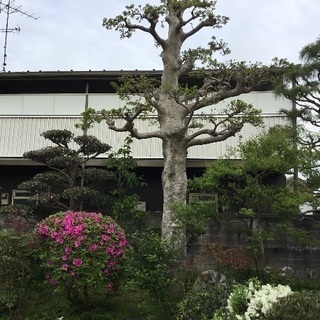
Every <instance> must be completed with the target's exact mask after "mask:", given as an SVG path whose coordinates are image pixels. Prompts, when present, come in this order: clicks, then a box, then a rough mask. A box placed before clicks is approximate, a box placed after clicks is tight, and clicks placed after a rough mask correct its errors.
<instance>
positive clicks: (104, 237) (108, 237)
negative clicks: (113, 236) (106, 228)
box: [101, 234, 110, 241]
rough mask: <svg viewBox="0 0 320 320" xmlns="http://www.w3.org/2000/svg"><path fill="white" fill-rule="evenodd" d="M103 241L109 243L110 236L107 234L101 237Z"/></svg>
mask: <svg viewBox="0 0 320 320" xmlns="http://www.w3.org/2000/svg"><path fill="white" fill-rule="evenodd" d="M101 239H102V240H103V241H109V240H110V236H108V235H107V234H102V235H101Z"/></svg>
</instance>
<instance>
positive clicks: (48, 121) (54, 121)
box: [0, 116, 287, 159]
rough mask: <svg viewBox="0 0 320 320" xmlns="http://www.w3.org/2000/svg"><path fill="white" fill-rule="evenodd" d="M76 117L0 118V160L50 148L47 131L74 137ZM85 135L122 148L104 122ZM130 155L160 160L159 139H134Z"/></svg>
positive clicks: (268, 120) (211, 151) (249, 131)
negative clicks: (43, 134)
mask: <svg viewBox="0 0 320 320" xmlns="http://www.w3.org/2000/svg"><path fill="white" fill-rule="evenodd" d="M263 120H264V122H265V124H266V127H267V128H268V127H271V126H274V125H283V124H286V122H287V120H286V119H285V118H284V117H280V116H266V117H263ZM79 121H80V118H79V117H70V116H68V117H67V116H64V117H61V116H60V117H59V116H56V117H52V116H51V117H47V116H43V117H39V116H38V117H34V116H25V117H23V116H0V157H21V156H22V154H23V153H24V152H26V151H30V150H36V149H39V148H42V147H45V146H48V145H50V144H49V143H48V141H47V140H45V139H44V138H43V137H41V136H40V134H41V133H42V132H44V131H46V130H51V129H69V130H71V131H73V132H74V133H75V134H76V135H77V134H81V130H79V129H76V128H75V124H76V123H79ZM136 127H137V129H138V130H141V131H142V130H150V131H151V130H153V129H156V127H155V126H154V125H153V124H149V125H148V123H147V122H145V121H141V120H139V121H137V123H136ZM259 131H261V129H257V128H254V127H252V126H251V125H245V127H244V128H243V130H242V131H241V133H240V134H241V136H243V139H248V138H250V137H253V136H254V135H255V134H257V133H258V132H259ZM88 134H90V135H94V136H96V137H98V138H99V139H100V140H102V141H104V142H106V143H108V144H110V145H111V146H112V147H113V149H114V150H117V149H118V148H119V147H120V146H122V145H123V141H124V139H125V137H126V135H127V134H126V133H117V132H114V131H111V130H110V129H108V128H107V125H106V124H105V123H101V124H96V125H94V127H93V128H92V129H90V130H89V132H88ZM238 138H239V135H237V136H236V137H232V138H229V139H227V140H226V141H223V142H218V143H214V144H209V145H204V146H194V147H191V148H190V149H189V152H188V158H189V159H217V158H219V157H222V156H223V155H224V154H225V152H226V151H227V149H228V148H229V147H236V145H237V141H238ZM132 151H133V156H134V157H135V158H139V159H143V158H154V159H159V158H162V149H161V140H159V139H156V138H154V139H148V140H134V143H133V147H132Z"/></svg>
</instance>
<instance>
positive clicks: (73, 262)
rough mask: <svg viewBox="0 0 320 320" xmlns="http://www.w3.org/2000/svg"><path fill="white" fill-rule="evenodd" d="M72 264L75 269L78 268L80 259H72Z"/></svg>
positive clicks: (80, 262)
mask: <svg viewBox="0 0 320 320" xmlns="http://www.w3.org/2000/svg"><path fill="white" fill-rule="evenodd" d="M72 264H73V265H74V266H76V267H80V266H82V259H78V258H74V259H73V260H72Z"/></svg>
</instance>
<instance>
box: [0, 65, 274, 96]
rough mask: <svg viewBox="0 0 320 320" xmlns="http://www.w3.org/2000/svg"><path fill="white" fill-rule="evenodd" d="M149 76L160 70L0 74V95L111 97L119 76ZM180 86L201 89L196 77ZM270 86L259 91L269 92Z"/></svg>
mask: <svg viewBox="0 0 320 320" xmlns="http://www.w3.org/2000/svg"><path fill="white" fill-rule="evenodd" d="M124 75H131V76H141V75H145V76H150V77H153V78H158V79H160V78H161V75H162V70H118V71H108V70H102V71H90V70H89V71H72V70H71V71H41V70H40V71H37V72H29V71H27V72H3V73H0V94H18V93H83V92H85V91H86V86H87V84H88V85H89V92H90V93H112V92H114V91H115V90H114V88H113V85H112V83H113V82H115V81H116V80H118V79H119V78H120V77H121V76H124ZM179 80H180V83H181V84H186V85H188V86H194V85H201V83H202V79H201V78H200V77H199V76H196V75H186V76H182V77H180V79H179ZM270 89H271V82H270V84H266V85H264V86H263V87H261V88H259V90H261V91H265V90H270Z"/></svg>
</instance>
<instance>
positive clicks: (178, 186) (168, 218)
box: [162, 137, 187, 256]
mask: <svg viewBox="0 0 320 320" xmlns="http://www.w3.org/2000/svg"><path fill="white" fill-rule="evenodd" d="M163 155H164V168H163V172H162V188H163V215H162V238H163V240H168V241H172V245H173V248H174V249H176V250H178V251H179V252H180V253H181V255H182V256H185V254H186V235H185V227H184V225H182V224H181V222H179V221H178V220H176V218H175V213H174V212H173V210H172V205H176V204H178V205H185V203H186V195H187V174H186V159H187V147H186V143H185V139H184V138H182V137H175V138H174V139H173V138H172V137H171V139H165V140H164V141H163Z"/></svg>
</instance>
